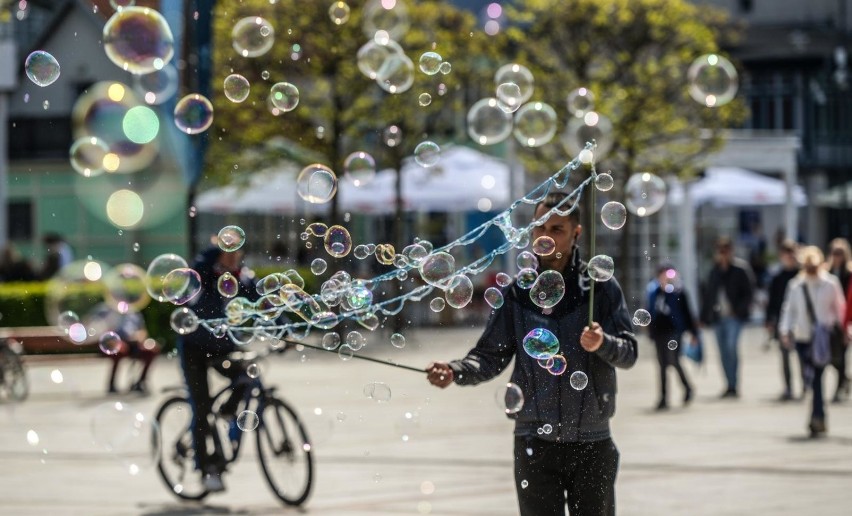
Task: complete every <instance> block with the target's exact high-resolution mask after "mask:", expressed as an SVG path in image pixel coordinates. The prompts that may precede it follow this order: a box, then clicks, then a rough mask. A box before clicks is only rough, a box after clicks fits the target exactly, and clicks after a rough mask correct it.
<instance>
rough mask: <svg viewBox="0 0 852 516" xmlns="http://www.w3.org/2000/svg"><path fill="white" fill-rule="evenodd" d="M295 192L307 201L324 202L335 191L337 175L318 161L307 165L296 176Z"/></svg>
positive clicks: (313, 202) (332, 195)
mask: <svg viewBox="0 0 852 516" xmlns="http://www.w3.org/2000/svg"><path fill="white" fill-rule="evenodd" d="M296 193H298V194H299V197H301V198H302V199H304V200H305V201H307V202H309V203H312V204H322V203H326V202H328V201H330V200H331V198H332V197H334V194H336V193H337V175H336V174H335V173H334V171H333V170H331V169H330V168H328V167H327V166H325V165H322V164H320V163H314V164H313V165H308V166H307V167H305V168H303V169H302V171H301V172H299V176H298V177H297V178H296Z"/></svg>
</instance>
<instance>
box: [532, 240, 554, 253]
mask: <svg viewBox="0 0 852 516" xmlns="http://www.w3.org/2000/svg"><path fill="white" fill-rule="evenodd" d="M555 250H556V242H555V241H554V240H553V239H552V238H550V237H549V236H546V235H545V236H540V237H538V238H536V239H535V240H534V241H533V244H532V251H533V252H534V253H535V254H537V255H539V256H550V255H551V254H553V252H554V251H555Z"/></svg>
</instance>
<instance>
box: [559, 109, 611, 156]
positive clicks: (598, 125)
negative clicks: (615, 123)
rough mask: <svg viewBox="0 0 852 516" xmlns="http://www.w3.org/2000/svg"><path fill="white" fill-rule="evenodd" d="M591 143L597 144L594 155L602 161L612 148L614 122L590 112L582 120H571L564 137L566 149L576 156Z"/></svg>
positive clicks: (563, 141)
mask: <svg viewBox="0 0 852 516" xmlns="http://www.w3.org/2000/svg"><path fill="white" fill-rule="evenodd" d="M591 141H594V142H595V143H597V147H595V149H594V155H595V157H596V159H598V160H600V159H601V158H603V156H605V155H606V154H607V153H608V152H609V150H610V149H611V148H612V122H611V121H610V120H609V118H608V117H606V116H604V115H601V114H600V113H597V112H595V111H589V112H588V113H586V114H585V115H583V117H582V118H571V120H569V121H568V125H567V127H566V128H565V133H563V135H562V143H563V144H564V145H565V149H566V150H567V151H568V152H569V153H571V155H573V156H576V155H578V154H580V152H582V151H583V149H585V147H586V144H587V143H589V142H591Z"/></svg>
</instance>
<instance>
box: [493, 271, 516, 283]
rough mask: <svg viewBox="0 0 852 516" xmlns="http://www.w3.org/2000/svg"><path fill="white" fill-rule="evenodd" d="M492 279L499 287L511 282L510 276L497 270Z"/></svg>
mask: <svg viewBox="0 0 852 516" xmlns="http://www.w3.org/2000/svg"><path fill="white" fill-rule="evenodd" d="M494 281H495V282H496V283H497V284H498V285H500V286H501V287H508V286H509V285H510V284H511V283H512V277H511V276H509V275H508V274H506V273H505V272H498V273H497V275H496V276H495V277H494Z"/></svg>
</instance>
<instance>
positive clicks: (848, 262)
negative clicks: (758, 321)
mask: <svg viewBox="0 0 852 516" xmlns="http://www.w3.org/2000/svg"><path fill="white" fill-rule="evenodd" d="M828 248H829V256H830V258H829V260H828V261H827V262H826V267H827V269H828V271H829V272H830V273H832V274H833V275H834V276H835V277H837V279H838V280H839V281H840V286H841V287H842V288H843V298H844V299H846V298H847V296H848V295H849V285H850V283H852V251H850V248H849V241H848V240H846V239H845V238H835V239H834V240H832V241H831V242H830V243H829V244H828ZM845 329H846V328H845V326H844V327H843V328H841V331H840V337H839V338H836V339H834V340H833V341H832V347H831V366H832V367H834V369H836V370H837V388H836V389H835V390H834V396H833V397H832V398H831V401H832V402H833V403H840V401H841V400H844V399H849V391H850V382H849V375H848V374H847V372H846V348H847V347H848V345H849V337H848V336H847V334H846V331H845Z"/></svg>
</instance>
